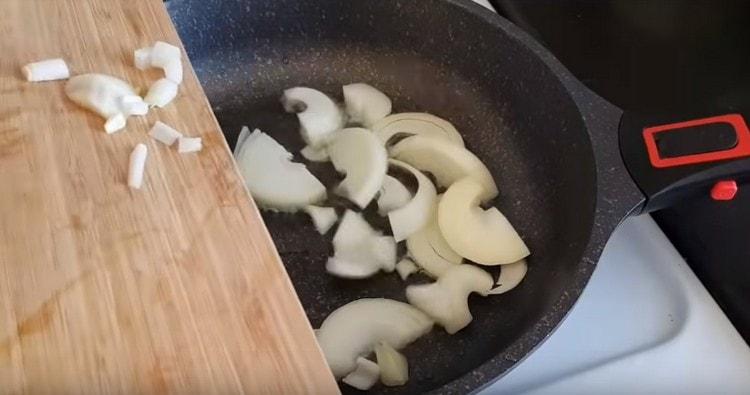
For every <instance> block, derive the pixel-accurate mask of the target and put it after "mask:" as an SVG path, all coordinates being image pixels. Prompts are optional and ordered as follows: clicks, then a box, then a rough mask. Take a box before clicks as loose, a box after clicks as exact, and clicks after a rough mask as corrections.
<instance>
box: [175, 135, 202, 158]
mask: <svg viewBox="0 0 750 395" xmlns="http://www.w3.org/2000/svg"><path fill="white" fill-rule="evenodd" d="M202 149H203V139H202V138H200V137H185V136H183V137H180V138H179V139H177V152H179V153H181V154H187V153H190V152H198V151H200V150H202Z"/></svg>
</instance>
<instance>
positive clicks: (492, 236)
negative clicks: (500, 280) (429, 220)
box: [438, 178, 530, 265]
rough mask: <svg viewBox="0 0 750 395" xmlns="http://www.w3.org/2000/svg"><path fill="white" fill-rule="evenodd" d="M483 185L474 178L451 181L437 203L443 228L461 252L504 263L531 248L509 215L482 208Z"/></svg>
mask: <svg viewBox="0 0 750 395" xmlns="http://www.w3.org/2000/svg"><path fill="white" fill-rule="evenodd" d="M483 191H484V189H483V187H482V185H480V184H479V183H478V182H476V181H475V180H473V179H471V178H465V179H463V180H461V181H458V182H456V183H454V184H453V185H451V187H450V188H448V190H447V191H446V192H445V194H443V198H442V199H441V200H440V204H439V205H438V224H439V226H440V231H441V233H442V234H443V237H445V240H446V241H447V242H448V245H450V246H451V248H453V250H454V251H456V252H457V253H458V254H460V255H461V256H463V257H465V258H467V259H470V260H472V261H474V262H476V263H480V264H483V265H503V264H508V263H513V262H516V261H519V260H521V259H523V258H525V257H527V256H528V255H529V254H530V252H529V248H528V247H527V246H526V243H524V242H523V240H522V239H521V237H520V236H519V235H518V233H517V232H516V230H515V229H514V228H513V226H512V225H511V224H510V222H508V219H507V218H505V216H504V215H503V214H502V213H501V212H500V211H499V210H498V209H497V208H495V207H491V208H490V209H488V210H483V209H482V208H481V207H479V199H480V196H481V194H482V193H483Z"/></svg>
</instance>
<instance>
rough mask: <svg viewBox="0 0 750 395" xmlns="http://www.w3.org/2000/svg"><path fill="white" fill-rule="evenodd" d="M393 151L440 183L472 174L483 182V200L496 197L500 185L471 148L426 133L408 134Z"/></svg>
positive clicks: (473, 177)
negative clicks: (431, 136) (430, 174)
mask: <svg viewBox="0 0 750 395" xmlns="http://www.w3.org/2000/svg"><path fill="white" fill-rule="evenodd" d="M390 154H391V156H392V157H393V158H395V159H398V160H401V161H404V162H406V163H408V164H410V165H412V166H414V167H416V168H417V169H419V170H422V171H428V172H430V173H432V175H434V176H435V179H436V180H437V183H438V184H439V185H440V186H443V187H449V186H451V184H453V183H454V182H456V181H458V180H460V179H462V178H465V177H470V178H472V179H474V180H476V181H477V182H479V183H480V184H481V185H482V194H481V195H480V198H481V199H482V201H483V202H484V201H487V200H489V199H492V198H494V197H495V196H497V193H498V191H497V185H495V181H494V180H493V179H492V174H490V171H489V170H488V169H487V167H486V166H485V165H484V164H483V163H482V161H480V160H479V158H477V157H476V156H475V155H474V154H472V153H471V152H470V151H469V150H467V149H465V148H462V147H459V146H457V145H456V144H452V143H450V142H447V141H445V140H440V139H436V138H430V137H425V136H412V137H408V138H406V139H404V140H402V141H400V142H399V143H397V144H396V145H394V146H393V147H392V148H391V150H390Z"/></svg>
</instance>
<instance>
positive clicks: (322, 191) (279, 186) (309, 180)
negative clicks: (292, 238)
mask: <svg viewBox="0 0 750 395" xmlns="http://www.w3.org/2000/svg"><path fill="white" fill-rule="evenodd" d="M236 159H237V165H238V166H239V168H240V173H242V176H243V178H244V179H245V185H247V189H248V190H249V191H250V193H251V194H252V195H253V198H254V199H255V201H256V202H258V204H259V205H260V206H261V207H263V208H269V209H275V210H281V211H290V212H293V211H296V210H298V209H300V208H303V207H305V206H309V205H311V204H315V203H319V202H321V201H323V200H324V199H325V198H326V188H325V186H323V184H322V183H321V182H320V181H318V179H317V178H315V176H313V175H312V174H311V173H310V172H309V171H308V170H307V168H306V167H305V165H303V164H301V163H294V162H292V161H291V160H292V154H291V153H290V152H289V151H287V150H286V149H285V148H284V147H283V146H281V144H279V143H278V142H276V140H274V139H273V138H271V137H270V136H268V135H267V134H265V133H263V132H261V131H260V130H257V129H256V130H255V131H254V132H253V133H251V134H250V136H248V137H247V139H245V141H244V142H243V144H242V146H241V147H240V148H239V150H238V152H237V154H236Z"/></svg>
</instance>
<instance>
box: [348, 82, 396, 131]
mask: <svg viewBox="0 0 750 395" xmlns="http://www.w3.org/2000/svg"><path fill="white" fill-rule="evenodd" d="M342 90H343V92H344V103H345V104H346V113H347V114H348V115H349V121H351V122H354V123H360V124H362V125H364V126H367V127H369V126H372V125H373V124H374V123H375V122H377V121H379V120H381V119H383V118H384V117H385V116H386V115H388V114H390V113H391V99H389V98H388V96H386V95H385V94H384V93H383V92H381V91H379V90H377V89H375V88H374V87H372V86H370V85H368V84H365V83H361V82H360V83H356V84H349V85H344V87H343V89H342Z"/></svg>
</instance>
